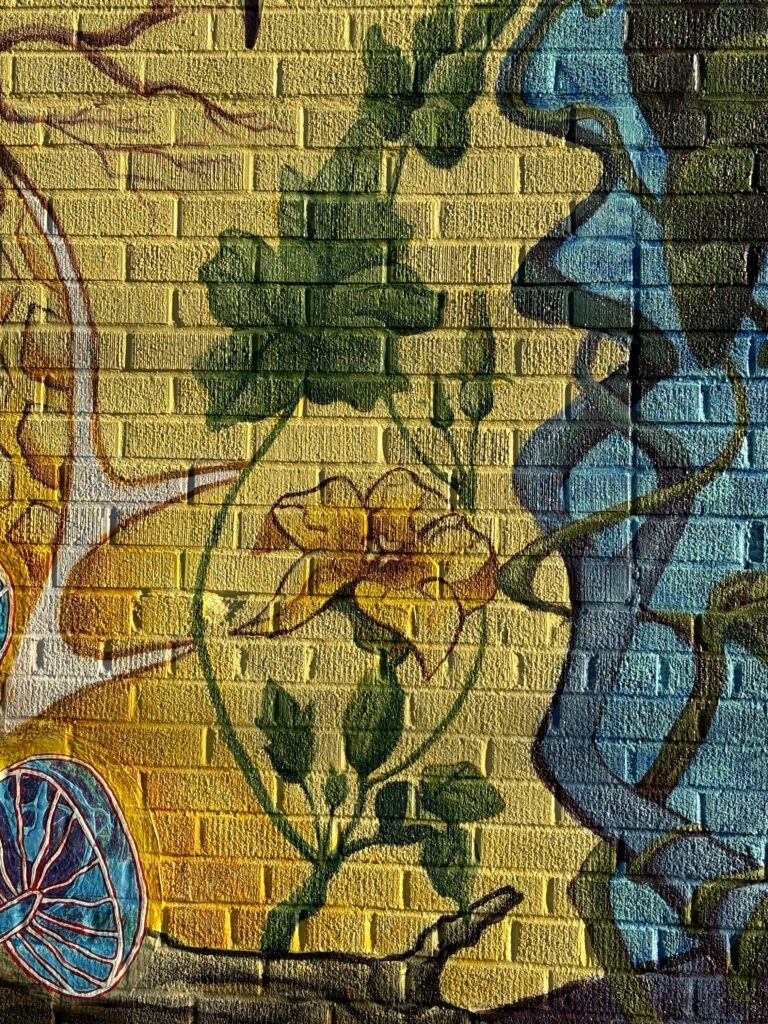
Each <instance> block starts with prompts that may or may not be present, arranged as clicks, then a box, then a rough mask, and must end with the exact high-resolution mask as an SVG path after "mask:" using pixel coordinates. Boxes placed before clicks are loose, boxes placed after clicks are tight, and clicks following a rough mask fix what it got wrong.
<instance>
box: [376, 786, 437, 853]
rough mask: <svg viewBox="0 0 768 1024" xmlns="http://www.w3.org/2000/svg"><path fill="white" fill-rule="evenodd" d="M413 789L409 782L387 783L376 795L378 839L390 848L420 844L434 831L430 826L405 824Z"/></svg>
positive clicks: (412, 797) (411, 801)
mask: <svg viewBox="0 0 768 1024" xmlns="http://www.w3.org/2000/svg"><path fill="white" fill-rule="evenodd" d="M413 799H414V787H413V785H412V784H411V783H410V782H387V783H386V785H384V786H382V787H381V789H380V790H379V791H378V793H377V794H376V817H377V819H378V822H379V838H380V839H381V841H382V842H383V843H387V844H389V845H390V846H410V845H411V844H413V843H421V842H424V840H425V839H426V838H427V837H428V836H430V835H431V834H432V833H433V832H434V831H435V830H434V828H433V827H432V826H431V825H418V824H406V818H407V817H408V813H409V810H410V807H411V804H412V803H413Z"/></svg>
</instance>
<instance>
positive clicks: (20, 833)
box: [13, 775, 29, 889]
mask: <svg viewBox="0 0 768 1024" xmlns="http://www.w3.org/2000/svg"><path fill="white" fill-rule="evenodd" d="M22 778H23V776H22V775H16V776H15V779H14V781H15V783H16V786H15V788H14V791H13V809H14V812H15V814H16V838H17V840H18V847H19V864H20V865H21V887H22V889H28V888H29V871H28V864H27V851H26V850H25V849H24V815H23V811H22V807H21V782H22Z"/></svg>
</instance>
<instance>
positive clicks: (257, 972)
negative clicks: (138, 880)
mask: <svg viewBox="0 0 768 1024" xmlns="http://www.w3.org/2000/svg"><path fill="white" fill-rule="evenodd" d="M521 900H522V896H521V894H520V893H519V892H517V891H516V890H515V889H512V888H509V887H505V888H502V889H498V890H496V891H495V892H493V893H490V894H489V895H487V896H484V897H483V898H482V899H479V900H477V902H475V903H473V904H472V905H471V906H470V907H469V908H468V910H467V913H466V914H461V913H454V914H445V915H443V916H442V917H440V918H438V920H437V921H435V923H434V924H432V925H431V926H430V927H429V928H427V929H426V930H425V931H423V932H422V933H421V935H419V937H418V938H417V940H416V942H415V943H414V945H413V947H412V948H411V949H410V950H408V951H407V952H405V953H402V954H398V955H395V956H389V957H382V958H376V957H366V956H351V955H350V956H348V955H344V954H340V953H296V954H284V955H280V956H277V957H274V956H267V955H264V954H260V953H248V952H242V953H239V952H231V951H218V950H208V949H192V948H189V947H185V946H180V945H178V944H176V943H174V942H172V941H171V940H169V939H168V938H166V937H164V936H162V935H158V934H154V933H151V934H150V935H148V936H147V939H146V941H145V947H144V949H143V950H142V953H141V955H140V957H139V960H138V962H137V964H136V965H135V967H134V968H132V969H131V972H130V974H129V977H128V979H127V981H126V984H125V986H124V987H123V986H121V988H120V989H118V990H116V991H115V992H114V993H113V994H111V995H109V996H108V997H106V999H105V1000H103V1001H100V1003H101V1002H103V1004H104V1011H105V1019H112V1018H110V1017H109V1014H110V1013H114V1011H115V1008H116V1006H118V1007H120V1008H121V1009H123V1008H125V1009H127V1008H128V1007H130V1006H131V1005H132V1001H134V1000H139V1001H140V1002H141V1003H142V1004H145V1003H154V1004H155V1005H157V1006H162V1005H163V1000H164V999H168V998H170V996H171V993H172V992H173V991H176V992H178V991H179V990H180V989H183V990H184V991H185V993H187V994H188V996H189V997H190V998H194V1000H195V1002H196V1003H198V1004H199V1005H200V1006H204V1005H205V1002H206V1000H207V999H208V998H211V999H216V1000H217V1001H218V1002H219V1003H221V1000H222V995H221V993H222V992H223V991H225V990H227V989H229V990H231V991H236V992H238V998H239V999H240V1000H241V1001H243V1002H245V1001H246V1000H247V1002H248V1006H249V1009H248V1017H247V1019H248V1021H249V1024H267V1022H270V1024H275V1022H276V1021H283V1020H285V1021H286V1022H287V1021H288V1020H290V1022H291V1024H316V1022H317V1021H318V1020H324V1019H325V1016H324V1008H328V1009H332V1011H333V1014H335V1016H334V1020H336V1021H338V1022H339V1024H341V1022H347V1021H349V1022H353V1021H354V1022H358V1024H419V1022H421V1021H423V1022H424V1024H427V1021H429V1022H431V1024H471V1022H473V1021H475V1020H476V1018H475V1017H474V1015H473V1014H471V1013H470V1012H469V1011H467V1010H464V1009H462V1008H461V1007H455V1006H451V1005H450V1004H448V1003H445V1002H443V1000H442V997H441V993H440V974H441V972H442V969H443V967H444V966H445V964H446V962H447V961H448V959H449V958H450V957H451V956H453V955H454V954H456V953H459V952H461V951H462V950H464V949H469V948H470V947H472V946H474V945H476V944H477V942H478V941H479V939H480V938H481V936H482V935H483V934H484V932H485V931H486V930H487V929H488V928H490V927H491V926H492V925H494V924H497V923H499V922H500V921H502V920H503V919H504V918H505V917H506V915H507V914H508V913H509V912H510V911H511V910H513V909H514V908H515V907H516V906H517V905H518V904H519V903H520V901H521ZM94 1009H95V1008H94ZM281 1010H282V1013H284V1014H285V1016H281V1015H280V1014H281ZM98 1019H99V1018H98V1016H96V1017H94V1021H97V1020H98ZM200 1019H201V1020H207V1017H205V1015H204V1013H202V1012H201V1016H200ZM217 1019H218V1018H217ZM238 1019H240V1018H238ZM243 1019H245V1018H243Z"/></svg>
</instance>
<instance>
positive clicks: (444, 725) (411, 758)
mask: <svg viewBox="0 0 768 1024" xmlns="http://www.w3.org/2000/svg"><path fill="white" fill-rule="evenodd" d="M480 615H481V621H482V633H481V635H480V643H479V644H478V647H477V653H476V654H475V659H474V661H473V662H472V665H471V667H470V669H469V671H468V672H467V674H466V676H465V677H464V683H463V685H462V687H461V690H459V692H458V694H457V695H456V699H455V700H454V702H453V704H451V706H450V708H449V709H448V711H447V712H446V713H445V715H444V716H443V718H442V719H441V720H440V721H439V722H438V724H437V725H436V726H435V728H434V729H433V731H432V732H431V733H430V734H429V736H427V738H426V739H425V740H424V741H423V742H422V743H420V744H419V745H418V747H416V749H415V750H413V751H412V752H411V753H410V754H409V755H408V757H406V758H404V759H403V760H402V761H400V762H399V763H398V764H396V765H395V766H394V767H393V768H389V769H387V771H385V772H382V773H381V775H372V776H371V778H370V779H368V783H367V788H368V789H372V788H373V787H374V786H379V785H381V783H382V782H389V780H390V779H392V778H394V777H395V775H400V774H401V773H402V772H404V771H407V770H408V769H409V768H410V767H411V766H412V765H414V764H415V763H416V762H417V761H419V760H420V759H421V758H422V757H423V756H424V755H425V754H426V753H427V751H428V750H430V749H431V747H433V746H434V745H435V743H437V741H438V740H439V739H440V737H441V736H443V734H444V733H445V731H446V729H448V728H450V726H451V725H453V723H454V721H455V720H456V717H457V715H458V714H459V712H460V711H461V709H462V708H463V707H464V704H465V702H466V700H467V697H468V696H469V695H470V693H471V692H472V690H473V689H474V686H475V684H476V683H477V680H478V677H479V675H480V669H481V667H482V664H483V658H484V656H485V649H486V646H487V644H488V615H487V613H486V610H485V609H483V610H482V612H481V613H480Z"/></svg>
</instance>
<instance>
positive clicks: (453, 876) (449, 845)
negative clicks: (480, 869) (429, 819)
mask: <svg viewBox="0 0 768 1024" xmlns="http://www.w3.org/2000/svg"><path fill="white" fill-rule="evenodd" d="M421 866H422V867H423V868H424V870H425V871H426V872H427V876H428V877H429V880H430V882H431V883H432V885H433V886H434V889H435V892H436V893H437V894H438V895H439V896H444V897H445V898H446V899H451V900H454V901H455V902H456V903H457V904H458V906H459V909H460V910H466V909H467V907H468V906H469V902H470V899H471V896H472V882H473V881H474V877H475V874H476V872H477V866H476V865H475V864H474V857H473V850H472V837H471V835H470V834H469V833H468V832H467V831H466V829H463V828H456V827H449V828H448V831H447V832H445V833H443V832H432V833H431V834H430V835H429V836H427V838H426V839H425V841H424V846H423V847H422V853H421Z"/></svg>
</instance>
